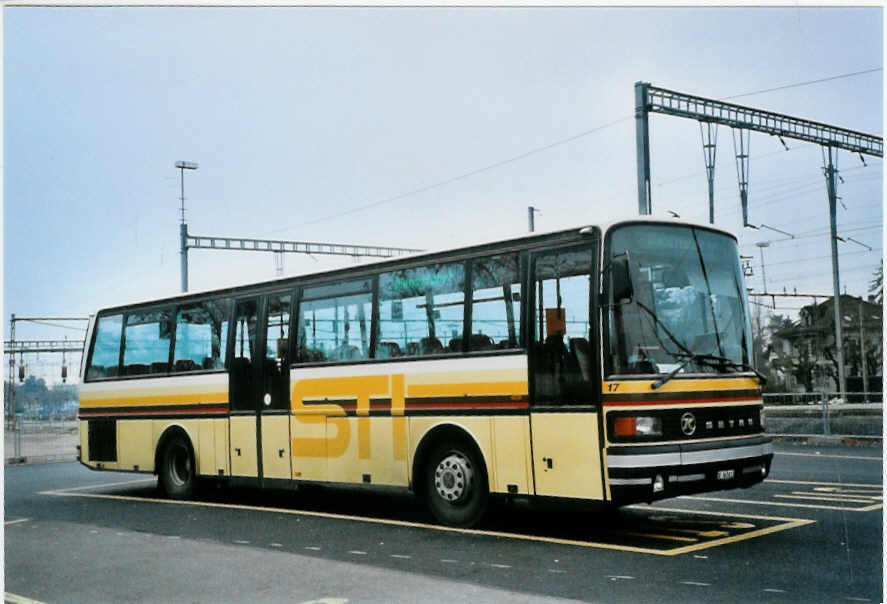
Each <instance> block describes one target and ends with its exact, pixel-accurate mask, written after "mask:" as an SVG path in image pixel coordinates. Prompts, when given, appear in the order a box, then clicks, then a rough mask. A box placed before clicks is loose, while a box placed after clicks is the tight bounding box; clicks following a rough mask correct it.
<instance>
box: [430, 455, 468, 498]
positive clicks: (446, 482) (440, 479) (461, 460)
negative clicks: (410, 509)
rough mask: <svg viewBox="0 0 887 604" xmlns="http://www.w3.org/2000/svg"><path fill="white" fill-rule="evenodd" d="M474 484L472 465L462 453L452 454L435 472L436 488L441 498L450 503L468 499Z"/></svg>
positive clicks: (444, 459) (442, 461) (443, 460)
mask: <svg viewBox="0 0 887 604" xmlns="http://www.w3.org/2000/svg"><path fill="white" fill-rule="evenodd" d="M473 484H474V471H473V470H472V469H471V463H470V462H469V461H468V460H467V459H466V458H465V457H464V456H463V455H461V454H460V453H457V452H453V453H450V454H449V455H447V456H446V457H444V458H443V459H442V460H441V461H440V463H439V464H437V468H435V470H434V488H435V490H436V491H437V494H438V495H440V496H441V498H443V499H445V500H446V501H449V502H450V503H458V502H461V501H463V500H465V499H467V497H468V495H469V494H470V493H471V488H472V485H473Z"/></svg>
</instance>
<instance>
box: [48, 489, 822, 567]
mask: <svg viewBox="0 0 887 604" xmlns="http://www.w3.org/2000/svg"><path fill="white" fill-rule="evenodd" d="M134 482H145V480H135V481H127V482H123V483H111V484H105V485H90V486H88V487H75V488H70V489H58V490H51V491H41V492H39V493H38V494H39V495H49V496H54V497H85V498H93V499H111V500H116V501H134V502H141V503H159V504H166V505H187V506H194V507H208V508H217V509H236V510H249V511H256V512H270V513H274V514H290V515H293V516H310V517H315V518H331V519H336V520H352V521H355V522H365V523H369V524H383V525H387V526H404V527H410V528H420V529H428V530H435V531H441V532H447V533H461V534H465V535H480V536H487V537H502V538H506V539H518V540H522V541H536V542H541V543H554V544H558V545H572V546H576V547H588V548H596V549H611V550H619V551H629V552H635V553H641V554H654V555H659V556H676V555H679V554H684V553H687V552H692V551H697V550H700V549H707V548H710V547H716V546H718V545H724V544H726V543H734V542H736V541H742V540H744V539H751V538H753V537H758V536H761V535H767V534H770V533H775V532H779V531H783V530H788V529H791V528H795V527H798V526H804V525H807V524H813V523H815V522H816V521H815V520H810V519H801V518H782V517H774V516H754V515H750V514H729V513H725V512H708V511H692V510H681V509H673V508H658V507H656V508H654V507H651V506H629V507H646V508H647V509H650V510H655V511H662V512H676V513H680V514H696V515H703V516H722V517H723V516H729V517H734V518H752V519H759V520H778V521H781V522H782V524H778V525H775V526H771V527H768V528H766V529H759V530H757V531H751V532H748V533H743V534H741V535H734V536H732V537H725V538H723V539H715V540H712V541H706V542H703V543H696V544H694V545H687V546H684V547H680V548H675V549H670V550H658V549H653V548H647V547H634V546H630V545H616V544H612V543H599V542H593V541H579V540H576V539H562V538H559V537H543V536H537V535H522V534H520V533H506V532H503V531H486V530H480V529H464V528H456V527H451V526H439V525H436V524H426V523H423V522H409V521H406V520H393V519H388V518H367V517H364V516H354V515H350V514H334V513H330V512H316V511H310V510H287V509H281V508H268V507H260V506H254V505H242V504H231V503H215V502H205V501H181V500H172V499H157V498H151V497H132V496H129V495H105V494H102V493H81V492H76V493H75V492H72V491H77V490H83V489H88V488H101V487H107V486H115V485H119V484H130V483H134Z"/></svg>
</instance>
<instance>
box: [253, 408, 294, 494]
mask: <svg viewBox="0 0 887 604" xmlns="http://www.w3.org/2000/svg"><path fill="white" fill-rule="evenodd" d="M261 421H262V476H263V477H264V478H281V479H284V480H290V479H291V478H292V477H293V471H292V467H290V462H291V459H292V456H291V455H290V416H289V415H263V416H262V420H261Z"/></svg>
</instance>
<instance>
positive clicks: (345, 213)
mask: <svg viewBox="0 0 887 604" xmlns="http://www.w3.org/2000/svg"><path fill="white" fill-rule="evenodd" d="M881 69H882V68H873V69H868V70H861V71H857V72H852V73H844V74H838V75H834V76H828V77H825V78H819V79H817V80H808V81H805V82H795V83H792V84H786V85H783V86H777V87H774V88H767V89H762V90H755V91H751V92H744V93H741V94H734V95H731V96H726V97H721V99H723V100H727V99H734V98H740V97H744V96H752V95H756V94H763V93H765V92H773V91H776V90H785V89H788V88H797V87H801V86H809V85H812V84H818V83H821V82H827V81H831V80H837V79H841V78H849V77H853V76H858V75H863V74H867V73H872V72H875V71H881ZM632 118H634V115H633V114H632V115H628V116H624V117H621V118H618V119H616V120H613V121H610V122H607V123H605V124H602V125H600V126H596V127H594V128H590V129H588V130H585V131H583V132H580V133H578V134H574V135H572V136H568V137H566V138H562V139H559V140H556V141H553V142H551V143H548V144H546V145H542V146H540V147H535V148H533V149H530V150H528V151H525V152H523V153H520V154H518V155H515V156H512V157H509V158H507V159H504V160H501V161H497V162H494V163H491V164H488V165H486V166H483V167H481V168H477V169H474V170H469V171H467V172H463V173H461V174H458V175H456V176H452V177H450V178H446V179H443V180H439V181H436V182H433V183H431V184H429V185H425V186H422V187H417V188H414V189H411V190H409V191H405V192H403V193H399V194H397V195H392V196H389V197H384V198H382V199H378V200H376V201H373V202H370V203H366V204H363V205H360V206H356V207H353V208H350V209H347V210H344V211H341V212H336V213H333V214H328V215H326V216H321V217H319V218H315V219H312V220H307V221H303V222H301V223H299V225H298V226H299V227H304V226H308V225H312V224H317V223H319V222H324V221H326V220H332V219H334V218H341V217H343V216H348V215H350V214H355V213H357V212H361V211H364V210H368V209H370V208H374V207H378V206H381V205H384V204H388V203H392V202H395V201H399V200H401V199H404V198H406V197H410V196H412V195H418V194H420V193H425V192H427V191H430V190H432V189H436V188H439V187H443V186H446V185H449V184H452V183H454V182H458V181H460V180H464V179H466V178H470V177H472V176H476V175H477V174H481V173H483V172H487V171H489V170H493V169H496V168H499V167H502V166H504V165H507V164H510V163H513V162H516V161H519V160H521V159H524V158H527V157H529V156H531V155H535V154H538V153H542V152H543V151H548V150H550V149H553V148H555V147H558V146H561V145H564V144H567V143H570V142H572V141H575V140H577V139H580V138H583V137H585V136H589V135H591V134H594V133H597V132H600V131H602V130H604V129H607V128H610V127H612V126H615V125H618V124H620V123H623V122H626V121H628V120H630V119H632ZM780 152H782V151H780ZM293 228H295V227H294V226H289V227H282V228H279V229H274V230H272V231H268V232H269V233H279V232H282V231H288V230H291V229H293Z"/></svg>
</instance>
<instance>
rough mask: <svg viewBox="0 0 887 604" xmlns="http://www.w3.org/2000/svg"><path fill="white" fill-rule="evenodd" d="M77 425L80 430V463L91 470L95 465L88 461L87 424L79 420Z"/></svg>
mask: <svg viewBox="0 0 887 604" xmlns="http://www.w3.org/2000/svg"><path fill="white" fill-rule="evenodd" d="M77 425H78V426H79V428H80V462H81V463H83V464H85V465H88V466H89V467H91V468H92V467H95V464H93V463H90V461H89V422H88V421H86V420H80V421H79V422H77Z"/></svg>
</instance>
